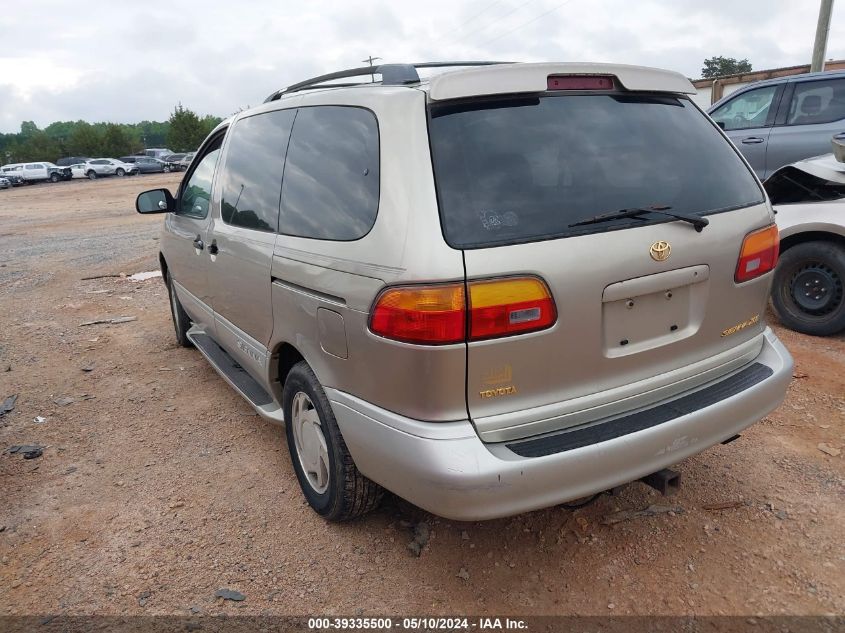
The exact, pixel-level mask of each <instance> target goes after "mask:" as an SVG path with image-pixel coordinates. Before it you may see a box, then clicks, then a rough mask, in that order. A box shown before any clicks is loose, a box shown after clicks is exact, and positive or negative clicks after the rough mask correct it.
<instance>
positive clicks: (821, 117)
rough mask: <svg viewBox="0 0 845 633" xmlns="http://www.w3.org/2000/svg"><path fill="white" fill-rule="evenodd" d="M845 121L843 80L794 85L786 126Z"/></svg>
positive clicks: (807, 82)
mask: <svg viewBox="0 0 845 633" xmlns="http://www.w3.org/2000/svg"><path fill="white" fill-rule="evenodd" d="M840 119H845V78H843V79H824V80H821V81H802V82H800V83H797V84H795V92H794V93H793V94H792V100H791V101H790V103H789V114H788V115H787V118H786V124H787V125H812V124H815V123H833V122H834V121H839V120H840Z"/></svg>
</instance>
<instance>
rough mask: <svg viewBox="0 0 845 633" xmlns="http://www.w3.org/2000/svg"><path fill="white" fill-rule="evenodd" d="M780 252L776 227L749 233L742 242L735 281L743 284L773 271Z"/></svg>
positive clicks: (772, 226) (771, 226)
mask: <svg viewBox="0 0 845 633" xmlns="http://www.w3.org/2000/svg"><path fill="white" fill-rule="evenodd" d="M779 251H780V239H779V235H778V227H777V226H776V225H774V224H772V225H770V226H767V227H766V228H764V229H760V230H759V231H754V232H752V233H749V234H748V235H746V236H745V239H744V240H743V241H742V249H740V251H739V261H737V264H736V273H735V274H734V281H736V283H742V282H744V281H749V280H751V279H754V278H755V277H759V276H760V275H765V274H766V273H767V272H769V271H770V270H773V269H774V267H775V265H777V263H778V253H779Z"/></svg>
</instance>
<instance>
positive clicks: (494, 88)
mask: <svg viewBox="0 0 845 633" xmlns="http://www.w3.org/2000/svg"><path fill="white" fill-rule="evenodd" d="M549 75H591V76H594V75H604V76H613V77H615V78H616V80H617V81H618V82H619V83H620V84H621V85H622V87H623V88H625V89H626V90H641V91H648V92H668V93H673V94H678V93H682V94H696V89H695V87H693V85H692V83H690V80H689V79H687V78H686V77H684V76H683V75H682V74H680V73H676V72H674V71H671V70H658V69H656V68H646V67H644V66H627V65H623V64H582V63H540V64H501V65H495V66H482V67H479V68H471V69H467V70H456V71H453V72H447V73H443V74H441V75H435V76H434V77H431V78H430V79H429V91H428V96H429V99H431V100H432V101H440V100H444V99H458V98H461V97H475V96H483V95H497V94H512V93H520V92H544V91H545V90H546V89H547V87H548V78H549Z"/></svg>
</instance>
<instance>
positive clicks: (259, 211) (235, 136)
mask: <svg viewBox="0 0 845 633" xmlns="http://www.w3.org/2000/svg"><path fill="white" fill-rule="evenodd" d="M295 114H296V111H295V110H274V111H272V112H265V113H263V114H256V115H253V116H250V117H247V118H245V119H241V120H240V121H238V122H237V123H235V125H234V127H233V128H232V130H231V131H230V132H229V140H228V141H227V144H228V149H227V150H226V164H225V165H224V167H223V170H222V172H221V183H222V192H223V193H222V196H223V198H222V201H221V207H220V213H221V216H222V217H223V221H224V222H226V223H227V224H232V225H234V226H240V227H243V228H246V229H253V230H256V231H268V232H271V231H272V232H275V231H276V228H277V227H278V223H279V195H280V193H281V189H282V172H283V171H284V164H285V150H286V149H287V146H288V138H289V137H290V129H291V125H292V124H293V119H294V116H295Z"/></svg>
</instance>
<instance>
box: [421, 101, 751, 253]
mask: <svg viewBox="0 0 845 633" xmlns="http://www.w3.org/2000/svg"><path fill="white" fill-rule="evenodd" d="M430 112H431V120H430V126H429V129H430V137H431V148H432V157H433V161H434V171H435V178H436V184H437V193H438V201H439V205H440V215H441V222H442V226H443V231H444V235H445V237H446V240H447V242H448V243H449V244H450V245H452V246H453V247H456V248H476V247H484V246H492V245H499V244H509V243H518V242H529V241H535V240H541V239H550V238H555V237H566V236H570V235H582V234H585V233H595V232H599V231H606V230H613V229H621V228H627V227H629V226H636V225H642V224H644V223H646V222H648V221H652V222H659V221H667V218H666V217H665V216H659V215H657V214H646V215H644V216H641V217H639V218H626V219H618V220H613V221H610V222H604V223H601V224H590V225H586V226H577V227H573V226H572V224H574V223H576V222H579V221H582V220H585V219H588V218H591V217H593V216H595V215H598V214H603V213H612V212H614V211H617V210H620V209H626V208H632V207H650V206H658V207H669V208H670V209H671V210H672V211H675V212H681V213H695V214H707V213H712V212H716V211H725V210H730V209H736V208H740V207H744V206H748V205H751V204H757V203H761V202H763V194H762V191H761V189H760V187H759V185H758V184H757V182H756V180H755V179H754V176H753V175H752V173H751V172H750V171H749V169H748V168H747V167H746V166H745V164H744V163H743V161H742V160H741V159H740V157H739V155H738V154H737V152H736V151H735V150H734V148H733V147H732V146H731V145H730V144H729V143H728V142H727V141H726V140H725V139H724V137H723V136H722V135H721V134H719V133H718V130H717V129H716V128H715V126H714V125H713V123H712V122H711V121H710V120H709V119H708V118H707V117H706V115H704V114H703V113H702V112H701V111H699V110H698V109H697V108H696V107H695V106H694V105H692V103H691V102H689V101H688V100H687V99H683V98H676V97H672V96H654V95H637V94H630V93H626V94H618V93H617V94H580V95H572V94H570V95H566V96H551V95H549V96H546V95H544V96H538V97H526V98H511V99H495V100H484V101H479V100H474V101H472V102H465V103H452V104H438V105H433V106H431V109H430Z"/></svg>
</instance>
